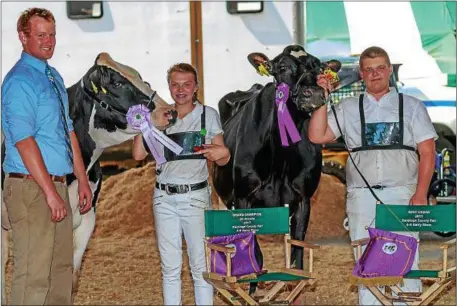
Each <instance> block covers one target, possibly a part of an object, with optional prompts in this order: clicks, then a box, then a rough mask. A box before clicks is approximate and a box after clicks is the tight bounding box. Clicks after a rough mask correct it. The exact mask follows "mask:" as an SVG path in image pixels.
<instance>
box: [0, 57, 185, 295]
mask: <svg viewBox="0 0 457 306" xmlns="http://www.w3.org/2000/svg"><path fill="white" fill-rule="evenodd" d="M67 92H68V98H69V105H70V117H71V119H72V120H73V126H74V131H75V134H76V136H77V138H78V141H79V146H80V148H81V153H82V158H83V160H84V165H85V167H86V169H87V175H88V178H89V184H90V186H91V188H92V193H93V201H92V209H91V210H90V211H89V212H87V213H86V214H84V215H81V214H80V213H79V210H78V181H77V180H76V178H75V176H74V175H73V174H71V175H68V176H67V184H68V186H69V196H70V204H71V207H72V210H73V242H74V255H73V265H74V269H73V271H74V278H73V281H74V284H73V287H74V288H76V283H77V280H78V275H79V270H80V267H81V262H82V257H83V254H84V252H85V250H86V247H87V244H88V242H89V239H90V237H91V235H92V232H93V230H94V227H95V207H96V205H95V204H96V202H97V200H98V194H99V192H100V188H101V183H102V170H101V167H100V162H99V160H98V159H99V157H100V156H101V155H102V153H103V151H104V150H105V149H106V148H108V147H111V146H114V145H118V144H120V143H122V142H124V141H126V140H128V139H131V138H133V137H134V136H135V135H137V134H138V133H139V131H137V130H135V129H133V128H132V127H131V126H130V125H129V124H128V123H127V119H126V113H127V111H128V109H129V108H130V107H131V106H133V105H139V104H143V105H146V106H147V107H148V109H149V110H150V111H151V122H152V124H153V125H154V126H155V127H157V128H158V129H161V130H163V129H165V128H166V127H168V126H170V125H171V124H173V123H174V122H175V121H176V117H177V112H176V111H175V110H173V109H172V107H171V106H170V105H168V104H167V103H166V102H165V101H164V100H162V99H161V98H160V96H159V95H158V94H157V93H156V92H155V91H154V90H152V89H151V88H150V86H149V84H147V83H146V82H144V81H143V80H142V79H141V76H140V75H139V74H138V72H137V71H136V70H134V69H133V68H131V67H128V66H125V65H123V64H120V63H118V62H115V61H114V60H113V59H111V57H110V56H109V55H108V54H107V53H100V54H99V55H98V56H97V58H96V60H95V63H94V65H93V66H92V67H91V68H90V69H89V70H88V72H87V73H86V74H85V75H84V76H83V77H82V79H81V80H80V81H78V82H77V83H76V84H74V85H73V86H71V87H70V88H67ZM2 155H3V154H2ZM2 174H3V172H2ZM2 183H3V175H2ZM3 213H5V215H6V209H4V204H3V203H2V227H3V229H2V235H3V236H4V234H5V232H4V231H5V229H9V222H8V219H7V217H6V218H5V216H4V215H3ZM2 242H3V243H2V251H3V252H4V251H5V250H6V249H7V247H8V244H7V239H3V240H2ZM3 254H5V253H3ZM6 254H7V253H6ZM5 263H6V261H4V262H2V268H3V270H2V272H4V268H5V267H4V266H5ZM2 275H3V274H2ZM2 283H4V282H3V279H2Z"/></svg>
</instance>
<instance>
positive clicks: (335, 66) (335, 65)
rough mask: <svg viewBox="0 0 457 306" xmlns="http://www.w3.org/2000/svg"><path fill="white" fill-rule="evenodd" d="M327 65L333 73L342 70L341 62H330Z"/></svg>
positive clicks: (333, 60) (334, 60)
mask: <svg viewBox="0 0 457 306" xmlns="http://www.w3.org/2000/svg"><path fill="white" fill-rule="evenodd" d="M327 65H328V67H329V68H330V69H332V71H333V72H338V71H340V69H341V62H340V61H339V60H336V59H332V60H329V61H328V62H327Z"/></svg>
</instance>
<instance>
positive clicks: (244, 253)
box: [208, 232, 261, 276]
mask: <svg viewBox="0 0 457 306" xmlns="http://www.w3.org/2000/svg"><path fill="white" fill-rule="evenodd" d="M208 242H209V243H213V244H218V245H221V246H225V247H235V253H233V254H229V255H231V256H232V271H231V275H232V276H243V275H247V274H251V273H258V272H260V270H261V267H260V266H259V264H258V262H257V260H256V256H255V252H254V249H255V236H254V233H252V232H242V233H238V234H234V235H228V236H217V237H212V238H210V239H209V241H208ZM211 272H216V273H219V274H226V273H227V264H226V256H225V254H224V253H223V252H218V251H215V250H211Z"/></svg>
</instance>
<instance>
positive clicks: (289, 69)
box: [213, 45, 341, 268]
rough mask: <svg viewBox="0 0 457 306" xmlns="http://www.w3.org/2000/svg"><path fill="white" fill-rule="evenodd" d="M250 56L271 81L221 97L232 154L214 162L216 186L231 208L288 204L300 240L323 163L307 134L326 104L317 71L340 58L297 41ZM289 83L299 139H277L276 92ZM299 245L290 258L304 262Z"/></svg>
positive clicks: (298, 264)
mask: <svg viewBox="0 0 457 306" xmlns="http://www.w3.org/2000/svg"><path fill="white" fill-rule="evenodd" d="M248 60H249V61H250V62H251V64H252V65H253V66H254V67H255V68H256V69H257V71H258V72H259V73H261V74H267V75H268V74H270V75H272V76H273V77H274V79H275V82H274V83H273V82H272V83H268V84H266V85H265V86H262V85H259V84H255V85H254V86H252V87H251V89H250V90H248V91H236V92H231V93H229V94H227V95H225V96H224V97H223V98H222V99H221V100H220V102H219V112H220V115H221V121H222V124H223V130H224V141H225V144H226V145H227V147H228V148H229V150H230V153H231V155H232V158H231V161H230V162H229V163H228V164H227V165H226V166H223V167H219V166H215V167H214V172H213V179H214V187H215V189H216V191H217V193H218V195H219V196H220V198H221V199H222V201H223V202H224V203H225V204H226V206H227V207H229V208H241V209H244V208H261V207H276V206H283V205H284V204H289V207H290V211H291V217H292V218H291V234H292V237H293V239H298V240H304V238H305V233H306V229H307V227H308V221H309V216H310V199H311V197H312V195H313V193H314V192H315V190H316V188H317V186H318V184H319V180H320V176H321V167H322V154H321V146H320V145H316V144H313V143H311V142H310V140H309V139H308V136H307V129H308V122H309V119H310V115H309V112H311V111H313V110H314V109H316V108H318V107H320V106H322V105H323V103H324V92H323V89H322V88H321V87H319V86H317V84H316V82H317V75H318V74H320V73H322V72H323V69H324V68H331V69H332V70H333V71H335V72H336V71H337V69H339V67H340V65H341V64H340V63H339V62H338V61H334V60H332V61H331V62H328V63H321V62H320V61H319V59H317V58H316V57H314V56H312V55H310V54H307V53H306V52H305V50H304V49H303V48H302V47H301V46H297V45H293V46H288V47H286V48H285V49H284V51H283V53H282V54H280V55H278V56H277V57H275V58H274V59H273V60H269V59H268V57H267V56H265V55H263V54H261V53H251V54H250V55H249V56H248ZM281 83H285V84H287V85H288V87H289V99H288V100H287V102H286V103H287V108H288V110H289V112H290V116H291V118H292V120H293V122H294V124H295V126H296V127H297V129H298V132H299V134H300V137H301V140H300V141H298V142H297V143H293V144H289V146H283V145H282V143H281V138H280V133H279V127H278V119H277V113H278V108H277V107H276V103H275V97H276V91H277V86H278V85H280V84H281ZM302 254H303V250H302V249H299V248H298V249H296V248H295V249H294V250H293V252H292V262H295V266H296V267H297V268H302V267H303V262H302V258H303V256H302Z"/></svg>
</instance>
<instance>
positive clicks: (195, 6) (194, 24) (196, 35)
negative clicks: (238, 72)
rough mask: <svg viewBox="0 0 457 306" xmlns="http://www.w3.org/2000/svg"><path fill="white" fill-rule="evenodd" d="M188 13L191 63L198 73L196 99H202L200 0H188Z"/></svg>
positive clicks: (203, 102) (202, 100) (202, 101)
mask: <svg viewBox="0 0 457 306" xmlns="http://www.w3.org/2000/svg"><path fill="white" fill-rule="evenodd" d="M189 7H190V10H189V13H190V50H191V58H192V65H193V66H194V67H195V68H196V69H197V74H198V82H199V89H198V100H199V101H200V102H201V103H202V104H205V101H204V96H205V95H204V93H205V91H204V79H203V34H202V3H201V1H189Z"/></svg>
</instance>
